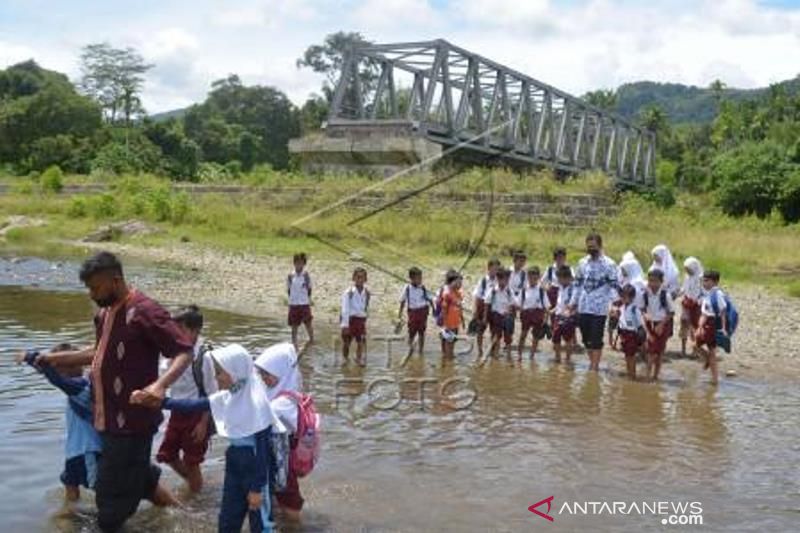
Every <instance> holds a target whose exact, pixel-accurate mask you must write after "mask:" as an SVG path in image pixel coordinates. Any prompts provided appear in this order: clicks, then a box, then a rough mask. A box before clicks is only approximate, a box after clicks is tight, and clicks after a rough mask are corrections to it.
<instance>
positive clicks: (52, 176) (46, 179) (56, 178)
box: [40, 165, 64, 193]
mask: <svg viewBox="0 0 800 533" xmlns="http://www.w3.org/2000/svg"><path fill="white" fill-rule="evenodd" d="M40 182H41V185H42V190H43V191H45V192H53V193H59V192H61V190H62V189H63V188H64V173H63V172H61V168H60V167H59V166H58V165H52V166H50V167H48V168H47V170H45V171H44V172H43V173H42V176H41V179H40Z"/></svg>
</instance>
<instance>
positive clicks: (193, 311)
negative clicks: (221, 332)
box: [156, 305, 217, 492]
mask: <svg viewBox="0 0 800 533" xmlns="http://www.w3.org/2000/svg"><path fill="white" fill-rule="evenodd" d="M173 320H174V321H175V322H177V324H178V327H179V328H180V329H181V331H182V332H183V333H184V334H185V335H186V336H187V338H189V339H190V340H191V342H192V343H193V344H194V351H193V353H192V356H193V360H192V365H191V366H189V367H188V368H187V369H186V370H185V371H184V372H183V374H181V376H180V377H179V378H178V379H177V380H175V382H174V383H173V384H172V386H171V387H170V389H169V396H170V398H173V399H176V400H187V399H197V398H204V397H206V396H209V395H211V394H213V393H215V392H217V382H216V380H215V379H214V362H213V361H212V360H211V356H209V355H208V351H209V349H210V346H209V345H207V344H205V343H204V342H203V340H202V339H201V337H200V332H201V331H202V330H203V314H202V313H201V312H200V309H198V308H197V306H194V305H190V306H188V307H186V308H185V309H183V310H181V311H180V312H179V313H178V314H177V315H175V316H174V317H173ZM212 429H213V425H212V424H211V423H210V420H209V414H208V413H207V412H199V413H180V412H175V413H172V414H171V415H170V417H169V422H168V423H167V430H166V432H165V434H164V440H163V441H162V443H161V447H160V448H159V450H158V454H157V455H156V460H157V461H158V462H159V463H167V464H168V465H169V466H171V467H172V469H173V470H174V471H175V472H176V473H177V474H178V475H179V476H181V477H182V478H183V479H185V480H186V483H187V484H188V485H189V490H190V491H192V492H199V491H200V489H201V488H202V487H203V474H202V472H201V471H200V465H201V464H202V463H203V461H204V459H205V455H206V451H207V450H208V441H209V440H210V439H211V434H212ZM181 452H183V457H181V456H180V454H181Z"/></svg>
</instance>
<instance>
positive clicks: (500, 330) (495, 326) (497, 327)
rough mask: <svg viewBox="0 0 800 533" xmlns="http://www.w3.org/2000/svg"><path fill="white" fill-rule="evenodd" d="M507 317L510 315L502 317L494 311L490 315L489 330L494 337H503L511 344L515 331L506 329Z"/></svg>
mask: <svg viewBox="0 0 800 533" xmlns="http://www.w3.org/2000/svg"><path fill="white" fill-rule="evenodd" d="M507 316H508V315H501V314H500V313H496V312H494V311H492V312H491V313H489V330H490V331H491V332H492V336H493V337H499V336H500V335H502V336H503V340H504V341H505V343H506V344H508V343H510V342H511V338H512V335H513V334H514V332H513V331H509V329H508V328H507V327H506V317H507Z"/></svg>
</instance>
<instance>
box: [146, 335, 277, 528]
mask: <svg viewBox="0 0 800 533" xmlns="http://www.w3.org/2000/svg"><path fill="white" fill-rule="evenodd" d="M210 355H211V358H212V359H213V361H214V371H215V373H216V378H217V385H218V388H219V391H218V392H216V393H214V394H212V395H211V396H209V397H207V398H197V399H194V400H175V399H171V398H166V399H165V400H164V402H163V404H162V408H163V409H169V410H174V411H182V412H204V411H210V412H211V416H212V417H213V418H214V423H215V424H216V428H217V433H219V435H221V436H223V437H226V438H228V440H229V441H230V445H229V446H228V449H227V451H226V452H225V480H224V482H223V490H222V505H221V507H220V510H219V523H218V531H219V533H239V532H240V531H241V529H242V524H243V523H244V519H245V516H248V517H249V523H250V531H251V533H261V532H269V531H272V523H271V522H270V504H271V495H270V493H269V483H268V480H269V470H270V463H271V459H270V453H271V448H270V431H271V430H272V428H273V427H275V428H276V430H277V431H285V429H284V428H283V426H282V425H281V423H280V422H279V421H278V419H277V418H276V417H275V415H274V413H273V411H272V407H271V406H270V402H269V398H268V397H267V390H266V387H265V386H264V383H262V382H261V379H259V377H258V375H257V374H256V372H255V368H254V366H253V358H252V357H251V356H250V354H249V353H248V352H247V350H245V349H244V348H243V347H242V346H239V345H238V344H231V345H229V346H225V347H224V348H218V349H215V350H212V351H211V353H210ZM144 397H145V396H144V393H143V392H142V391H134V392H133V394H131V403H133V404H141V403H142V399H143V398H144Z"/></svg>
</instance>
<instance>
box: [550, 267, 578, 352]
mask: <svg viewBox="0 0 800 533" xmlns="http://www.w3.org/2000/svg"><path fill="white" fill-rule="evenodd" d="M556 276H557V279H558V299H557V300H556V306H555V308H554V309H553V316H554V318H553V351H554V352H555V354H556V363H560V362H561V343H562V340H563V342H564V350H565V354H566V359H565V361H566V362H567V363H569V362H570V357H572V350H573V349H574V348H575V326H576V319H575V313H574V311H573V309H572V305H571V302H572V297H573V295H574V293H575V283H574V281H573V277H572V269H571V268H570V267H569V266H567V265H561V266H560V267H558V271H557V273H556Z"/></svg>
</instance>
